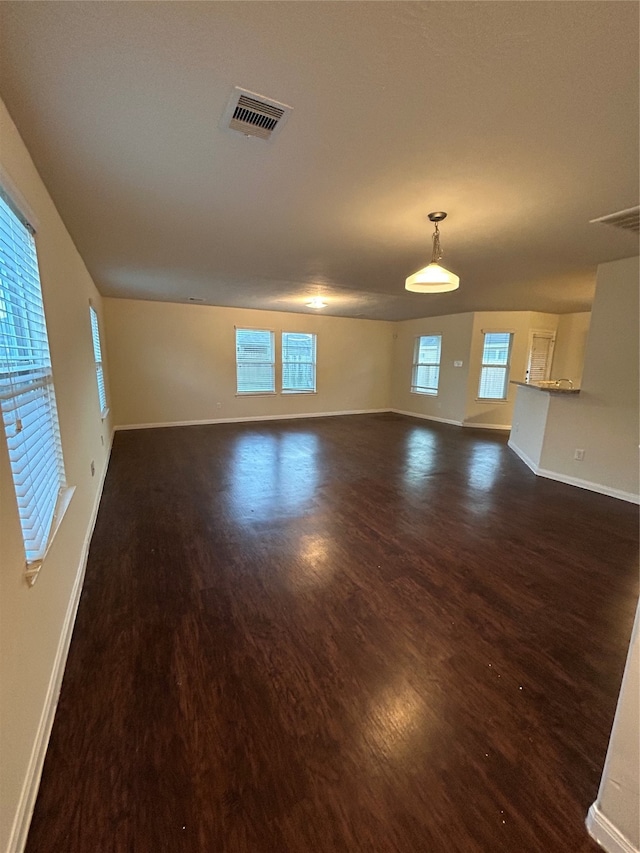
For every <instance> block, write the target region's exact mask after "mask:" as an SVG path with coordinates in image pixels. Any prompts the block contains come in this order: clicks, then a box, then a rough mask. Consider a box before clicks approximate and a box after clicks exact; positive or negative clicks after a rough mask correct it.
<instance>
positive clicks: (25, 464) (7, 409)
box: [0, 190, 71, 583]
mask: <svg viewBox="0 0 640 853" xmlns="http://www.w3.org/2000/svg"><path fill="white" fill-rule="evenodd" d="M0 409H1V410H2V420H3V422H4V428H5V433H6V437H7V445H8V449H9V460H10V465H11V472H12V475H13V483H14V487H15V492H16V498H17V503H18V514H19V517H20V524H21V527H22V537H23V540H24V549H25V555H26V559H27V577H28V579H29V581H30V583H33V582H34V581H35V578H36V576H37V572H38V570H39V568H40V564H41V562H42V560H43V558H44V554H45V551H46V548H47V544H48V542H49V541H50V538H51V534H52V531H53V528H54V522H55V519H56V518H57V520H59V518H60V516H61V514H62V511H63V507H62V504H63V503H64V500H65V499H67V503H68V497H69V496H70V493H71V490H67V489H66V482H65V472H64V464H63V460H62V447H61V444H60V430H59V427H58V413H57V409H56V398H55V392H54V388H53V374H52V370H51V357H50V354H49V341H48V338H47V327H46V321H45V316H44V306H43V303H42V292H41V289H40V277H39V273H38V260H37V257H36V246H35V240H34V237H33V230H32V229H31V227H30V226H29V225H28V223H27V222H25V221H24V219H23V218H22V216H21V215H20V214H19V213H18V211H17V210H16V209H15V208H14V207H13V204H12V203H11V202H10V200H9V199H8V197H7V196H5V194H4V193H3V192H2V191H1V190H0Z"/></svg>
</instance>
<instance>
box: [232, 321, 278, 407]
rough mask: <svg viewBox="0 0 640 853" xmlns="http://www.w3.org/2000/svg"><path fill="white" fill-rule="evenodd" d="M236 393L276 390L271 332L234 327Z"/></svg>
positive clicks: (267, 392) (266, 392)
mask: <svg viewBox="0 0 640 853" xmlns="http://www.w3.org/2000/svg"><path fill="white" fill-rule="evenodd" d="M236 377H237V386H236V387H237V392H238V394H270V393H273V392H275V390H276V375H275V356H274V340H273V332H271V331H269V330H267V329H236Z"/></svg>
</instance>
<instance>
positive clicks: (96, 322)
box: [89, 300, 109, 420]
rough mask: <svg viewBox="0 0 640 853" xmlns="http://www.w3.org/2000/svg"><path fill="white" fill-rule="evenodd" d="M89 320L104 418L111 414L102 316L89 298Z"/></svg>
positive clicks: (101, 414) (99, 397) (101, 409)
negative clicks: (105, 367) (105, 379)
mask: <svg viewBox="0 0 640 853" xmlns="http://www.w3.org/2000/svg"><path fill="white" fill-rule="evenodd" d="M89 322H90V324H91V342H92V344H93V361H94V364H95V368H96V383H97V385H98V406H99V407H100V417H101V418H102V420H104V419H105V418H106V417H107V415H108V414H109V404H108V402H107V386H106V384H105V381H104V364H103V358H102V342H101V340H100V318H99V317H98V312H97V311H96V309H95V308H94V306H93V302H91V300H89Z"/></svg>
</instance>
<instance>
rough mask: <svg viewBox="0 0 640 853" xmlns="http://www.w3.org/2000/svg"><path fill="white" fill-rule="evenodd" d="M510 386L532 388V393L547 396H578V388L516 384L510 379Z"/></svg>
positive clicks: (544, 384)
mask: <svg viewBox="0 0 640 853" xmlns="http://www.w3.org/2000/svg"><path fill="white" fill-rule="evenodd" d="M558 381H559V382H566V381H567V380H566V379H559V380H558ZM509 384H510V385H520V386H522V387H523V388H533V390H534V391H546V392H547V393H548V394H579V393H580V389H579V388H567V387H566V386H563V387H560V386H558V385H550V384H549V382H516V381H515V380H514V379H512V380H511V381H510V382H509Z"/></svg>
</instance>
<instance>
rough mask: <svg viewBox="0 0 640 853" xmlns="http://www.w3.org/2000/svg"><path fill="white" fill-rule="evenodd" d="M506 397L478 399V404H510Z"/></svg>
mask: <svg viewBox="0 0 640 853" xmlns="http://www.w3.org/2000/svg"><path fill="white" fill-rule="evenodd" d="M508 402H509V400H508V399H507V398H506V397H476V403H508Z"/></svg>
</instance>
